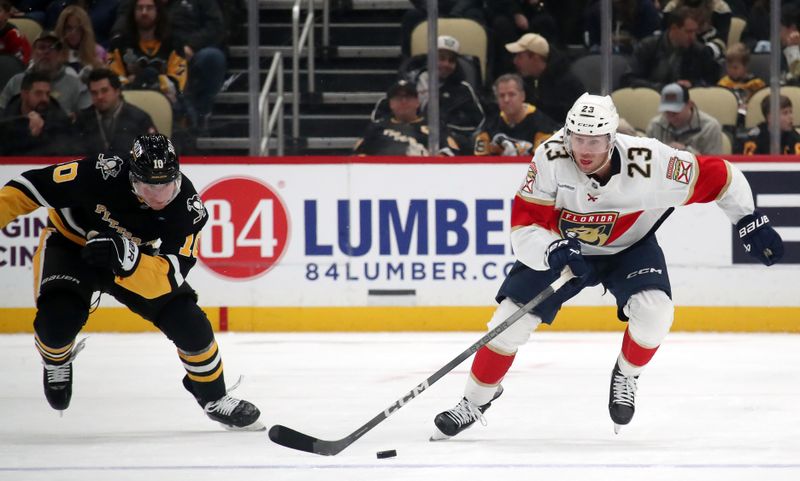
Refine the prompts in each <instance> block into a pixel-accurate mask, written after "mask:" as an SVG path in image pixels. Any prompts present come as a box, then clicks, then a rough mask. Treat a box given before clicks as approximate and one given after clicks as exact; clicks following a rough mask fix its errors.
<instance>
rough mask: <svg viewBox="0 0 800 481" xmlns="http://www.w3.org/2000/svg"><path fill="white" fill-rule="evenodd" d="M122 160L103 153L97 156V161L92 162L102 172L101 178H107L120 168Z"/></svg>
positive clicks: (115, 173)
mask: <svg viewBox="0 0 800 481" xmlns="http://www.w3.org/2000/svg"><path fill="white" fill-rule="evenodd" d="M122 164H123V161H122V159H120V158H119V157H117V156H116V155H115V156H113V157H106V156H105V154H100V155H98V156H97V163H95V164H94V166H95V168H97V170H99V171H100V173H101V174H103V180H108V178H109V177H116V176H117V174H119V172H120V171H121V170H122Z"/></svg>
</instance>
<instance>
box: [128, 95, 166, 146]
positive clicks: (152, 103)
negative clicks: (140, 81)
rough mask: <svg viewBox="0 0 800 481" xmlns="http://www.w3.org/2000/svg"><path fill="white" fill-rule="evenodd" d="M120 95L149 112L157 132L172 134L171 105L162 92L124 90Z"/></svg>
mask: <svg viewBox="0 0 800 481" xmlns="http://www.w3.org/2000/svg"><path fill="white" fill-rule="evenodd" d="M122 95H123V97H124V98H125V101H126V102H128V103H130V104H131V105H135V106H136V107H139V108H140V109H142V110H144V111H145V112H147V113H148V114H150V117H151V118H152V119H153V123H154V124H155V126H156V129H158V133H160V134H164V135H166V136H167V137H171V136H172V105H171V104H170V103H169V99H167V97H165V96H164V94H162V93H161V92H156V91H155V90H124V91H123V92H122Z"/></svg>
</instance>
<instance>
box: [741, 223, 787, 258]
mask: <svg viewBox="0 0 800 481" xmlns="http://www.w3.org/2000/svg"><path fill="white" fill-rule="evenodd" d="M736 229H737V230H738V231H739V238H740V239H741V240H742V245H743V246H744V250H745V251H747V253H748V254H750V255H751V256H753V257H755V258H756V259H758V260H759V261H761V263H762V264H764V265H766V266H771V265H772V264H775V263H776V262H778V261H779V260H781V257H783V240H782V239H781V236H780V235H779V234H778V233H777V232H776V231H775V229H773V228H772V225H771V223H770V221H769V217H767V216H766V215H765V214H762V213H760V212H757V211H756V212H753V213H752V214H750V215H746V216H744V217H742V218H741V220H739V222H737V223H736Z"/></svg>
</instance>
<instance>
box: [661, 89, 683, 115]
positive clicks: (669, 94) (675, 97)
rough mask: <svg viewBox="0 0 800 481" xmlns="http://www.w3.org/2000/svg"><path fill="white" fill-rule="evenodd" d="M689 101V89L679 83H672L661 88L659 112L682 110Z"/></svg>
mask: <svg viewBox="0 0 800 481" xmlns="http://www.w3.org/2000/svg"><path fill="white" fill-rule="evenodd" d="M688 101H689V89H687V88H686V87H684V86H683V85H681V84H679V83H671V84H667V85H665V86H664V88H663V89H661V103H660V104H659V106H658V111H659V112H680V111H681V110H683V107H685V106H686V102H688Z"/></svg>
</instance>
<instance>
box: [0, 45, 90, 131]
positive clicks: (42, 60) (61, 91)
mask: <svg viewBox="0 0 800 481" xmlns="http://www.w3.org/2000/svg"><path fill="white" fill-rule="evenodd" d="M66 58H67V57H66V52H65V51H64V47H63V44H62V43H61V41H60V40H59V39H58V36H57V35H56V34H55V33H54V32H51V31H48V30H44V31H42V33H41V34H40V35H39V36H38V37H37V38H36V40H35V41H34V42H33V52H32V54H31V64H30V65H29V66H28V71H29V72H31V71H32V72H40V73H43V74H45V75H47V76H48V77H49V78H50V82H51V86H50V88H51V95H52V97H53V98H54V99H55V100H57V101H58V104H59V106H60V107H61V108H62V109H64V112H66V113H67V115H69V116H70V117H71V118H75V115H76V114H77V112H78V111H79V110H81V109H83V108H86V107H88V106H89V105H91V99H90V98H89V92H88V91H87V90H86V86H85V85H83V84H82V83H81V81H80V79H78V74H77V73H75V71H74V70H72V69H71V68H70V67H67V66H66V65H64V62H65V61H66ZM24 76H25V72H22V73H19V74H17V75H15V76H13V77H11V78H10V79H9V80H8V83H7V84H6V86H5V87H4V88H3V91H2V92H0V108H5V106H6V104H7V103H8V102H9V100H10V99H11V97H13V96H14V95H17V94H18V93H19V92H20V86H21V85H22V79H23V77H24Z"/></svg>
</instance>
